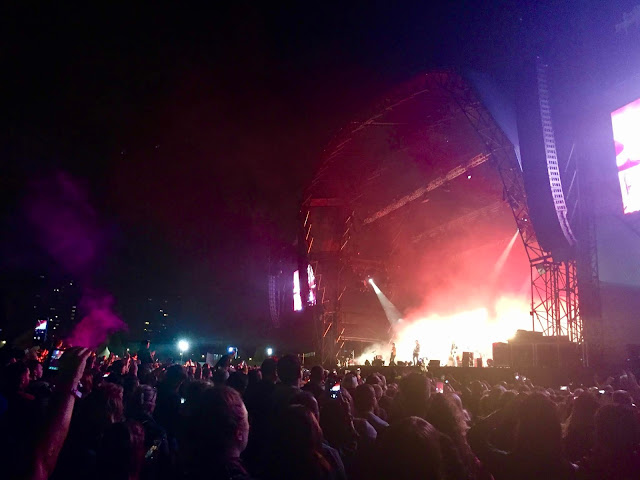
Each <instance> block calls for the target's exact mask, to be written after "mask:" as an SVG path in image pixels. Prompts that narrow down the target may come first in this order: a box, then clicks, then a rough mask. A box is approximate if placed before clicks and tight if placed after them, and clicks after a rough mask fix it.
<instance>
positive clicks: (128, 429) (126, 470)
mask: <svg viewBox="0 0 640 480" xmlns="http://www.w3.org/2000/svg"><path fill="white" fill-rule="evenodd" d="M144 454H145V448H144V430H143V428H142V425H140V424H139V423H138V422H134V421H126V422H121V423H114V424H113V425H110V426H109V427H108V428H107V429H106V430H105V432H104V437H103V439H102V442H101V448H100V449H99V450H98V458H97V469H96V470H97V472H98V477H99V478H101V479H105V480H106V479H109V480H112V479H125V480H135V479H138V478H140V474H141V472H142V467H143V465H144Z"/></svg>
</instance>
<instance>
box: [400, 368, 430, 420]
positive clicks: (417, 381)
mask: <svg viewBox="0 0 640 480" xmlns="http://www.w3.org/2000/svg"><path fill="white" fill-rule="evenodd" d="M430 394H431V392H430V387H429V381H428V379H427V377H426V376H425V375H424V374H422V373H417V372H412V373H410V374H409V375H407V376H406V377H404V378H402V379H401V380H400V388H399V393H398V395H396V397H395V399H394V411H393V417H394V418H404V417H421V418H423V417H424V415H425V412H426V409H427V401H428V400H429V396H430Z"/></svg>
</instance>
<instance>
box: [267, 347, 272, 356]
mask: <svg viewBox="0 0 640 480" xmlns="http://www.w3.org/2000/svg"><path fill="white" fill-rule="evenodd" d="M271 355H273V348H271V347H267V356H269V357H270V356H271Z"/></svg>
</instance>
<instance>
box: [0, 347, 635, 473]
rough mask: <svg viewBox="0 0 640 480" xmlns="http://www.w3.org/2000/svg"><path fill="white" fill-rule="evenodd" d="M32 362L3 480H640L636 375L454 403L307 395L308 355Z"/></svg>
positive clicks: (11, 413) (332, 376) (23, 376)
mask: <svg viewBox="0 0 640 480" xmlns="http://www.w3.org/2000/svg"><path fill="white" fill-rule="evenodd" d="M26 357H27V356H26V355H22V356H20V355H16V356H14V357H12V358H7V359H6V360H5V361H3V363H2V365H1V366H0V431H1V432H2V435H1V436H0V442H1V443H0V462H2V466H3V467H2V468H3V478H32V479H38V480H40V479H41V480H45V479H49V478H50V479H53V480H57V479H65V480H67V479H76V478H77V479H80V478H97V479H103V478H104V479H109V480H119V479H127V480H137V479H140V480H148V479H162V480H164V479H175V478H178V479H180V478H182V479H196V478H198V479H200V478H212V479H225V480H226V479H229V480H232V479H233V480H248V479H251V478H256V479H261V480H275V479H278V480H289V479H291V480H294V479H296V480H297V479H310V480H314V479H323V480H324V479H329V480H333V479H335V480H346V479H351V480H360V479H376V478H379V479H385V480H386V479H392V478H393V479H401V480H402V479H411V480H414V479H415V480H418V479H442V480H449V479H452V480H453V479H467V480H491V479H495V480H503V479H505V480H508V479H524V480H527V479H584V480H595V479H605V480H608V479H623V480H627V479H632V478H633V479H635V478H640V423H639V418H640V417H639V416H638V412H637V409H636V402H637V401H638V400H640V387H639V386H638V384H637V381H636V377H635V376H634V375H633V374H632V373H631V372H629V371H625V372H623V373H622V374H621V375H620V376H618V377H612V378H611V379H608V380H607V381H606V382H605V384H604V385H597V386H595V387H593V386H589V385H587V386H583V385H579V386H577V388H574V389H568V388H566V387H563V390H560V389H553V388H542V387H539V386H536V385H534V384H533V383H532V382H531V381H529V380H526V381H525V380H516V381H512V382H500V383H498V384H496V385H493V386H492V385H490V384H489V383H487V382H485V381H479V380H474V381H471V382H457V381H456V380H455V379H453V378H450V379H449V378H448V380H450V382H449V383H447V384H446V387H445V388H444V392H442V393H440V392H441V389H440V386H438V389H437V391H436V383H438V384H439V383H441V382H440V379H438V382H436V381H435V380H432V379H431V378H430V377H429V374H426V373H425V372H424V371H420V370H419V369H415V370H412V371H411V372H410V373H408V374H406V375H404V376H402V377H398V378H397V379H396V372H395V371H393V372H392V371H391V370H386V372H387V373H388V378H387V377H385V376H384V375H382V374H381V373H379V372H371V370H369V371H368V372H367V375H363V377H362V378H361V377H360V371H359V370H358V371H350V372H344V371H343V372H342V374H338V373H337V372H336V371H335V370H334V371H333V372H327V371H325V370H324V369H323V368H322V367H320V366H314V367H313V368H311V371H310V372H308V371H306V372H308V377H309V378H308V381H307V382H306V384H305V383H304V380H303V371H302V366H301V362H300V359H299V358H298V357H297V356H295V355H286V356H284V357H282V358H281V359H279V360H278V359H276V358H274V357H271V358H268V359H266V360H265V361H264V362H263V363H262V365H261V367H260V368H248V367H246V365H245V364H244V363H243V364H241V365H239V366H238V365H237V361H236V360H235V358H234V357H233V356H227V357H226V358H225V359H224V360H223V361H221V362H219V363H218V368H211V367H209V366H208V365H206V364H205V365H202V366H201V365H199V364H198V365H195V362H191V363H190V364H189V367H188V368H185V366H183V365H178V364H172V363H171V362H168V363H166V364H164V365H162V364H160V363H159V362H158V361H157V360H156V359H155V357H154V355H153V352H150V351H149V345H148V343H147V342H143V343H142V344H141V349H140V352H139V354H138V355H137V358H136V357H129V356H128V355H125V357H124V358H118V357H116V356H113V355H112V356H110V357H104V358H100V357H95V355H92V354H91V353H90V352H89V351H88V350H87V349H79V348H70V349H67V350H66V351H65V353H64V355H63V356H62V358H61V359H60V370H59V371H58V372H56V371H53V370H50V369H43V365H42V363H41V361H40V360H39V359H37V358H33V357H32V356H29V358H26ZM141 357H142V358H141ZM372 368H376V367H372ZM365 371H366V370H365ZM43 373H44V375H43ZM304 378H306V375H305V376H304ZM363 379H365V380H364V381H363ZM303 384H304V385H303ZM331 387H333V388H331Z"/></svg>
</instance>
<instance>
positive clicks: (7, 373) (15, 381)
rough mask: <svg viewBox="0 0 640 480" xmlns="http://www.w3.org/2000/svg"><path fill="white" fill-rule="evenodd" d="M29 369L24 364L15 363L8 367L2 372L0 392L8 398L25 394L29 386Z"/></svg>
mask: <svg viewBox="0 0 640 480" xmlns="http://www.w3.org/2000/svg"><path fill="white" fill-rule="evenodd" d="M29 373H30V372H29V367H27V365H26V364H25V363H24V362H14V363H11V364H9V365H7V366H6V367H5V368H4V372H2V379H1V380H2V384H1V385H0V392H1V393H3V394H4V395H5V396H6V397H12V396H14V395H20V394H22V393H24V391H25V390H26V388H27V386H28V385H29Z"/></svg>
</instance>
